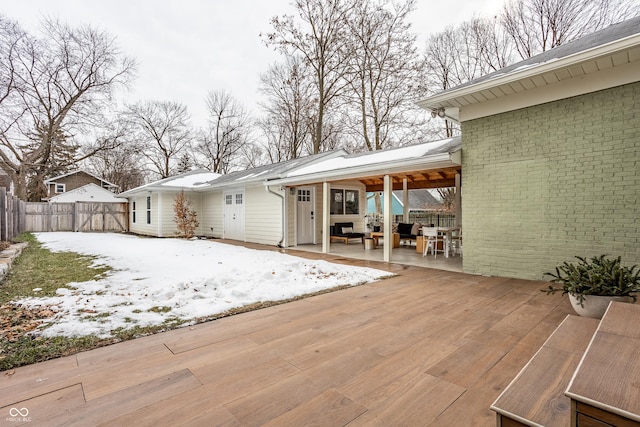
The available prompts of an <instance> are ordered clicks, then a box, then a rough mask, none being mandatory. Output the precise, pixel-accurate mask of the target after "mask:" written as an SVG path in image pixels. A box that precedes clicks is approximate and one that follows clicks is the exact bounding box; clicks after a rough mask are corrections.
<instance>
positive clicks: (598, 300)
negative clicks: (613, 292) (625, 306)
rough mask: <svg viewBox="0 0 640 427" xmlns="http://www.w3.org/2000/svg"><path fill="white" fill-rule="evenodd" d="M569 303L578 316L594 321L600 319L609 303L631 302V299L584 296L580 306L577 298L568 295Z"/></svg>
mask: <svg viewBox="0 0 640 427" xmlns="http://www.w3.org/2000/svg"><path fill="white" fill-rule="evenodd" d="M569 301H571V306H572V307H573V309H574V310H575V312H576V313H577V314H578V315H579V316H584V317H593V318H595V319H602V316H604V313H605V311H607V307H609V303H610V302H611V301H616V302H633V298H631V297H606V296H605V297H603V296H598V295H585V297H584V301H583V302H582V306H581V305H580V301H579V300H578V298H577V297H575V296H573V295H571V294H569Z"/></svg>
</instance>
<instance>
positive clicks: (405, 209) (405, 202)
mask: <svg viewBox="0 0 640 427" xmlns="http://www.w3.org/2000/svg"><path fill="white" fill-rule="evenodd" d="M402 222H409V183H408V181H407V178H402Z"/></svg>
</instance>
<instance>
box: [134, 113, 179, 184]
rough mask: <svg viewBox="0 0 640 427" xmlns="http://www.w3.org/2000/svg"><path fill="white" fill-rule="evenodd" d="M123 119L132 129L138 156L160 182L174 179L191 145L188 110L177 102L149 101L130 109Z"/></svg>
mask: <svg viewBox="0 0 640 427" xmlns="http://www.w3.org/2000/svg"><path fill="white" fill-rule="evenodd" d="M124 115H125V116H126V117H127V118H128V120H129V123H130V126H131V128H132V129H133V132H134V139H135V143H136V147H137V148H138V152H139V153H140V154H141V155H142V156H143V157H144V158H146V159H147V160H148V161H149V162H150V164H151V167H152V170H153V171H154V172H156V173H157V174H158V175H159V176H160V178H161V179H162V178H167V177H169V176H171V175H172V174H173V173H174V172H175V167H176V164H177V162H178V159H179V156H180V155H181V154H182V153H183V151H184V150H185V149H186V148H187V147H188V145H189V143H190V142H191V129H190V128H189V125H188V121H189V114H188V112H187V107H186V106H185V105H183V104H178V103H176V102H169V101H146V102H140V103H137V104H133V105H129V106H127V109H126V111H125V112H124Z"/></svg>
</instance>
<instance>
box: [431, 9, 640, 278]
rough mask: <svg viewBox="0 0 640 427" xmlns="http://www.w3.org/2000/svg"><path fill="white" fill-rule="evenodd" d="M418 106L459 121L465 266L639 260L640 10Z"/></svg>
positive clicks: (494, 269)
mask: <svg viewBox="0 0 640 427" xmlns="http://www.w3.org/2000/svg"><path fill="white" fill-rule="evenodd" d="M419 105H420V106H421V107H423V108H425V109H427V110H429V111H432V112H434V113H435V114H438V112H444V113H445V115H446V116H448V117H449V118H451V119H453V120H456V121H458V122H459V123H460V125H461V132H462V147H463V148H462V170H463V175H464V178H463V188H464V195H463V198H462V210H463V212H464V215H463V218H462V229H463V236H464V264H463V269H464V271H465V272H467V273H475V274H485V275H499V276H509V277H519V278H528V279H540V278H543V277H544V273H545V272H547V271H552V270H553V268H554V266H555V265H557V264H560V263H561V262H562V261H565V260H571V259H573V257H574V256H576V255H578V256H591V255H595V254H609V255H612V256H618V255H619V256H621V257H622V259H623V261H624V262H625V263H627V264H637V263H640V221H639V220H638V207H639V206H640V18H635V19H631V20H628V21H626V22H622V23H620V24H616V25H613V26H611V27H609V28H607V29H604V30H602V31H599V32H597V33H594V34H591V35H588V36H585V37H583V38H581V39H579V40H575V41H573V42H570V43H567V44H564V45H561V46H559V47H557V48H554V49H552V50H549V51H547V52H544V53H542V54H540V55H537V56H535V57H532V58H530V59H527V60H525V61H522V62H520V63H517V64H514V65H512V66H510V67H506V68H504V69H502V70H499V71H496V72H495V73H492V74H489V75H487V76H484V77H482V78H479V79H477V80H474V81H471V82H469V83H467V84H463V85H461V86H458V87H455V88H453V89H450V90H447V91H445V92H443V93H440V94H437V95H434V96H431V97H429V98H427V99H425V100H423V101H420V102H419Z"/></svg>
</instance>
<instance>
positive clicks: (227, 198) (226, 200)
mask: <svg viewBox="0 0 640 427" xmlns="http://www.w3.org/2000/svg"><path fill="white" fill-rule="evenodd" d="M224 204H225V205H232V204H233V196H232V195H231V194H226V195H225V196H224Z"/></svg>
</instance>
